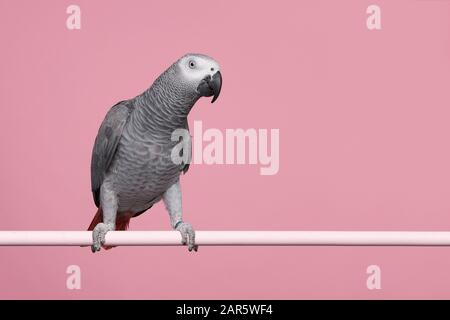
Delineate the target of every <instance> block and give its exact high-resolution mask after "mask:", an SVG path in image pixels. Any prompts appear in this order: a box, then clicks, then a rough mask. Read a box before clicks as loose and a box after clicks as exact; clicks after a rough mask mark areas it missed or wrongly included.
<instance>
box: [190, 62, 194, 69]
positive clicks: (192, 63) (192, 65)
mask: <svg viewBox="0 0 450 320" xmlns="http://www.w3.org/2000/svg"><path fill="white" fill-rule="evenodd" d="M189 68H191V69H194V68H195V61H194V60H190V61H189Z"/></svg>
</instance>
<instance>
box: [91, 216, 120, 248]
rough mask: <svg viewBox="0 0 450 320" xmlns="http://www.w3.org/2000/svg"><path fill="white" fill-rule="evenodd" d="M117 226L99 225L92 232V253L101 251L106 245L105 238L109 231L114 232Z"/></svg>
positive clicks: (109, 224)
mask: <svg viewBox="0 0 450 320" xmlns="http://www.w3.org/2000/svg"><path fill="white" fill-rule="evenodd" d="M114 229H115V225H114V224H112V223H108V224H107V223H103V222H102V223H99V224H97V225H96V226H95V228H94V230H93V231H92V240H93V242H92V246H91V250H92V252H96V251H100V248H101V247H102V245H104V244H105V236H106V233H107V232H108V231H114Z"/></svg>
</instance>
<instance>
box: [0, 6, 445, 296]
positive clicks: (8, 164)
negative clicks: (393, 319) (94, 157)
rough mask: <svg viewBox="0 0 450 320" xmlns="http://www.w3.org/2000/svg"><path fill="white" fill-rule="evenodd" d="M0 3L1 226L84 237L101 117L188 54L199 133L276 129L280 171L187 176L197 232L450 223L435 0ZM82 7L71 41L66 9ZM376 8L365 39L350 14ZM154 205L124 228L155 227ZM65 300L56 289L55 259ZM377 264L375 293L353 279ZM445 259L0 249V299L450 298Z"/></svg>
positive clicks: (199, 171)
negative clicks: (214, 88) (201, 59)
mask: <svg viewBox="0 0 450 320" xmlns="http://www.w3.org/2000/svg"><path fill="white" fill-rule="evenodd" d="M337 2H338V1H302V2H300V1H276V2H274V1H265V2H261V1H246V2H245V3H244V2H239V3H238V2H237V1H236V2H231V1H207V0H198V1H164V2H163V1H161V2H152V1H144V0H142V1H100V0H98V1H87V0H76V1H56V0H54V1H50V0H46V1H23V0H19V1H6V0H1V1H0V21H1V22H0V25H1V28H0V39H2V48H1V51H0V70H1V72H0V107H1V117H0V147H1V150H2V151H1V158H0V164H1V166H0V191H1V201H0V215H1V222H0V229H3V230H83V229H84V228H86V226H87V225H88V224H89V222H90V221H91V218H92V216H93V214H94V212H95V206H94V204H93V201H92V198H91V192H90V172H89V165H90V155H91V149H92V145H93V140H94V138H95V135H96V132H97V129H98V126H99V124H100V122H101V120H102V119H103V117H104V115H105V113H106V111H107V110H108V108H109V107H110V106H112V105H113V104H114V103H116V102H117V101H119V100H122V99H126V98H130V97H133V96H135V95H136V94H138V93H140V92H141V91H142V90H144V89H145V88H147V87H148V86H150V85H151V83H152V82H153V80H154V79H155V77H156V76H157V75H159V74H160V73H161V72H162V71H163V70H164V69H165V68H166V67H167V66H168V65H170V64H171V63H172V62H173V61H175V60H176V59H177V58H178V57H179V56H181V55H182V54H184V53H187V52H201V53H205V54H208V55H211V56H213V57H214V58H215V59H217V60H218V61H220V63H221V66H222V74H223V77H224V86H223V88H222V94H221V97H220V98H219V100H218V102H217V103H216V104H214V105H210V103H209V101H208V100H206V99H203V100H202V101H200V102H199V103H198V104H197V105H196V106H195V109H194V110H193V112H192V113H191V115H190V123H191V125H192V121H193V120H202V121H203V126H204V127H205V128H210V127H215V128H220V129H225V128H239V127H241V128H268V129H270V128H279V129H280V139H281V140H280V171H279V173H278V174H277V175H275V176H261V175H259V169H258V167H257V166H251V165H241V166H237V165H235V166H224V165H223V166H220V165H213V166H208V165H195V166H193V167H192V168H191V170H190V172H189V174H188V175H186V176H184V177H183V179H182V185H183V189H184V210H185V217H186V220H187V221H190V222H191V223H192V224H193V225H194V227H195V228H196V229H197V230H430V231H432V230H448V229H449V226H450V201H449V199H450V149H449V147H448V143H449V136H450V126H449V124H448V123H449V117H450V111H449V107H450V90H449V80H450V73H449V71H450V58H449V57H450V2H449V1H395V2H394V1H339V3H337ZM70 4H77V5H79V6H80V8H81V14H82V17H81V18H82V20H81V23H82V27H81V30H72V31H71V30H68V29H67V28H66V19H67V16H68V15H67V14H66V8H67V7H68V6H69V5H70ZM370 4H377V5H379V6H380V7H381V10H382V11H381V18H382V29H381V30H377V31H369V30H368V29H367V27H366V17H367V14H366V8H367V6H368V5H370ZM168 220H169V219H168V216H167V213H166V212H165V210H164V208H163V205H161V204H158V205H157V206H156V207H154V208H153V209H152V210H151V211H150V212H149V213H148V214H145V215H143V216H141V217H139V218H137V219H135V220H133V221H132V223H131V230H169V222H168ZM72 264H75V265H79V266H80V268H81V283H82V288H81V290H68V289H67V288H66V278H67V276H68V275H67V274H66V268H67V266H68V265H72ZM371 264H376V265H379V266H380V268H381V272H382V274H381V276H382V277H381V286H382V288H381V289H380V290H368V289H367V287H366V278H367V276H368V275H367V274H366V268H367V266H369V265H371ZM449 274H450V248H399V247H395V248H394V247H393V248H382V247H331V248H330V247H214V248H209V247H200V250H199V252H198V253H196V254H193V253H188V252H187V249H186V248H181V247H170V248H161V247H120V248H116V249H114V250H111V251H109V252H101V253H100V254H95V255H94V254H92V253H91V252H90V249H88V248H78V247H70V248H69V247H67V248H57V247H46V248H42V247H41V248H29V247H28V248H21V247H3V248H0V298H64V299H66V298H68V299H78V298H126V299H128V298H137V299H141V298H142V299H143V298H174V299H175V298H192V299H194V298H288V299H298V298H450V276H449Z"/></svg>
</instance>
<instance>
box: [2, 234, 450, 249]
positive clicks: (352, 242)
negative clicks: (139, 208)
mask: <svg viewBox="0 0 450 320" xmlns="http://www.w3.org/2000/svg"><path fill="white" fill-rule="evenodd" d="M195 242H196V244H198V245H200V246H272V245H273V246H280V245H281V246H290V245H292V246H450V232H446V231H445V232H444V231H433V232H431V231H197V232H196V241H195ZM91 244H92V232H91V231H0V246H87V245H91ZM106 245H113V246H176V245H181V235H180V233H179V232H178V231H110V232H108V233H107V234H106Z"/></svg>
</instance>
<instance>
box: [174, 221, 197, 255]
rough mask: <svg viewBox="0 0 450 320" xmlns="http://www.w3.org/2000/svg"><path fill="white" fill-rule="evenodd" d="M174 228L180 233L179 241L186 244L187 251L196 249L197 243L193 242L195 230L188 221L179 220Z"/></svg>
mask: <svg viewBox="0 0 450 320" xmlns="http://www.w3.org/2000/svg"><path fill="white" fill-rule="evenodd" d="M176 230H178V231H180V233H181V243H182V244H184V245H186V244H187V245H188V249H189V251H192V250H194V251H197V250H198V245H196V244H195V231H194V229H193V228H192V226H191V224H190V223H187V222H181V223H179V224H178V225H177V227H176Z"/></svg>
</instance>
